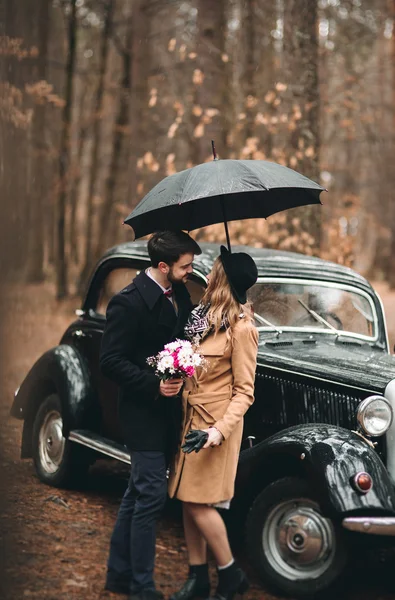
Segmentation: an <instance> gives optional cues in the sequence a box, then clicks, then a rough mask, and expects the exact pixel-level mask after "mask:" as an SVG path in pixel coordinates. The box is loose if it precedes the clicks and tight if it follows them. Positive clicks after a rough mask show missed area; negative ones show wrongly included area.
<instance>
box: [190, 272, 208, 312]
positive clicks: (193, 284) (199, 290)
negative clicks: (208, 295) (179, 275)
mask: <svg viewBox="0 0 395 600" xmlns="http://www.w3.org/2000/svg"><path fill="white" fill-rule="evenodd" d="M186 286H187V290H188V292H189V293H190V295H191V301H192V304H193V305H194V306H195V305H196V304H199V302H200V300H201V298H202V296H203V294H204V291H205V287H204V283H203V281H201V280H200V281H198V280H197V279H194V278H193V279H188V281H187V283H186Z"/></svg>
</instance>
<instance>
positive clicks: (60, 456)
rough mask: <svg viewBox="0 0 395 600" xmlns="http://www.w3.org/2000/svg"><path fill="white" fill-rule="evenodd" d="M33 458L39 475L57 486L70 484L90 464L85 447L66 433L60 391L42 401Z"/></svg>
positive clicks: (34, 435) (34, 438) (75, 480)
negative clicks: (70, 439) (77, 443)
mask: <svg viewBox="0 0 395 600" xmlns="http://www.w3.org/2000/svg"><path fill="white" fill-rule="evenodd" d="M32 443H33V461H34V466H35V469H36V472H37V475H38V477H39V478H40V479H41V481H43V482H44V483H47V484H48V485H53V486H55V487H69V486H70V485H74V484H76V483H78V482H79V481H80V480H81V477H82V476H83V475H84V474H86V472H87V470H88V468H89V462H88V460H87V457H86V455H85V454H84V449H83V448H79V447H77V446H76V445H75V444H73V443H72V442H70V441H68V440H66V439H65V438H64V437H63V418H62V405H61V402H60V399H59V396H58V395H57V394H51V395H50V396H48V397H47V398H45V400H44V401H43V402H42V403H41V404H40V406H39V409H38V411H37V414H36V416H35V419H34V423H33V437H32Z"/></svg>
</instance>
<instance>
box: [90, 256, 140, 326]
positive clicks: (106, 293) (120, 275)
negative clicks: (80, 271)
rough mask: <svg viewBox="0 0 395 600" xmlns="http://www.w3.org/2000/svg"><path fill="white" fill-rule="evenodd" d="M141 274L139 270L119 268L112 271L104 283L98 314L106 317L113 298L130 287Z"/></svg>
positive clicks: (100, 294) (101, 288)
mask: <svg viewBox="0 0 395 600" xmlns="http://www.w3.org/2000/svg"><path fill="white" fill-rule="evenodd" d="M139 272H140V271H139V269H132V268H129V267H118V268H117V269H113V270H112V271H110V272H109V273H108V274H107V276H106V277H105V279H104V280H103V281H102V284H101V287H100V292H99V299H98V302H97V306H96V313H97V314H99V315H103V316H105V314H106V310H107V306H108V303H109V302H110V300H111V298H112V297H113V296H115V294H117V293H118V292H120V291H121V290H123V288H125V287H126V286H127V285H129V283H131V282H132V281H133V279H134V278H135V277H136V275H137V274H138V273H139Z"/></svg>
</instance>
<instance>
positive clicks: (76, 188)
mask: <svg viewBox="0 0 395 600" xmlns="http://www.w3.org/2000/svg"><path fill="white" fill-rule="evenodd" d="M86 75H87V74H85V76H86ZM87 89H88V86H87V85H86V86H84V88H83V90H82V91H81V96H80V108H79V113H78V116H79V120H80V122H82V126H81V128H80V130H79V136H78V150H77V157H76V164H75V169H74V171H75V176H74V179H73V182H72V187H71V192H70V235H69V237H70V259H71V260H72V261H73V262H74V264H78V262H79V253H78V239H77V204H78V196H79V192H80V184H81V179H82V170H81V165H82V161H83V157H84V150H85V142H86V140H87V137H88V131H89V122H88V120H87V119H86V116H85V111H84V105H85V100H86V97H87Z"/></svg>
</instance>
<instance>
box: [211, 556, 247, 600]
mask: <svg viewBox="0 0 395 600" xmlns="http://www.w3.org/2000/svg"><path fill="white" fill-rule="evenodd" d="M249 587H250V584H249V582H248V579H247V576H246V574H245V573H244V571H243V570H242V569H241V568H240V567H239V566H238V565H237V564H236V563H235V562H234V563H233V564H231V565H230V567H227V568H226V569H218V587H217V591H216V593H215V596H214V597H213V598H210V599H209V600H233V598H234V597H235V596H236V594H241V595H242V594H244V593H245V592H246V591H247V590H248V588H249Z"/></svg>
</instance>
